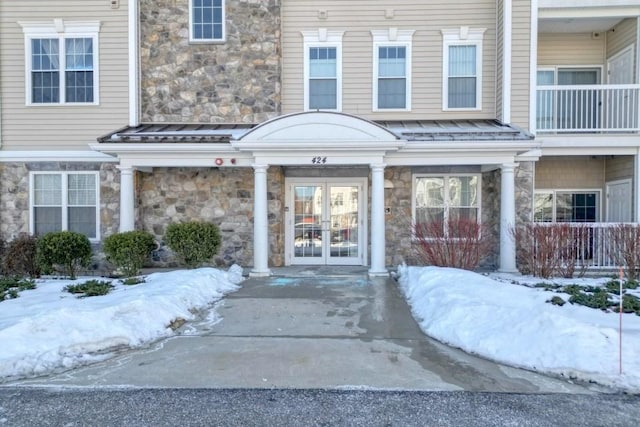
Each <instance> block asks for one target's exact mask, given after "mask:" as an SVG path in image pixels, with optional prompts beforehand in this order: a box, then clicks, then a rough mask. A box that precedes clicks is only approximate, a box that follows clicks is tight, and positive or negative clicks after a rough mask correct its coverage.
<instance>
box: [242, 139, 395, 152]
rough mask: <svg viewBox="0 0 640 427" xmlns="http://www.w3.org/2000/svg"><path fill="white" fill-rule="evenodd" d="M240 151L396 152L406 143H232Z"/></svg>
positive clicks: (307, 141)
mask: <svg viewBox="0 0 640 427" xmlns="http://www.w3.org/2000/svg"><path fill="white" fill-rule="evenodd" d="M231 144H232V145H233V147H234V148H235V149H237V150H238V151H242V152H244V151H251V152H253V151H261V152H276V151H278V152H280V151H285V152H289V151H303V152H312V151H317V152H319V153H320V152H326V151H355V152H357V153H359V152H360V151H367V150H375V151H396V150H399V149H401V148H402V147H404V146H405V144H406V141H403V140H398V139H394V140H391V141H340V140H335V139H332V140H326V141H324V140H319V141H316V142H314V143H311V142H310V141H309V140H301V141H292V140H287V141H282V142H278V141H268V142H266V141H256V142H242V141H239V142H235V143H234V142H232V143H231Z"/></svg>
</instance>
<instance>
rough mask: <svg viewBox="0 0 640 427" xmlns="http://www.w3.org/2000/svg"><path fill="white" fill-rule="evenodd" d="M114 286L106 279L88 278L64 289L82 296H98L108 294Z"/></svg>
mask: <svg viewBox="0 0 640 427" xmlns="http://www.w3.org/2000/svg"><path fill="white" fill-rule="evenodd" d="M113 288H114V286H113V285H112V284H111V283H109V282H107V281H104V280H87V281H86V282H84V283H80V284H78V285H68V286H65V288H64V290H65V291H67V292H69V293H71V294H81V295H80V298H85V297H96V296H100V295H106V294H108V293H109V292H110V291H111V289H113Z"/></svg>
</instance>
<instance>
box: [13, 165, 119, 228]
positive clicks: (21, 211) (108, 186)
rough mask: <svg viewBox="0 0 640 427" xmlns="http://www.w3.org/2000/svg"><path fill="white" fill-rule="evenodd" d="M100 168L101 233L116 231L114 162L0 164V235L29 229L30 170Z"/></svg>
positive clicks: (117, 180) (116, 210)
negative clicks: (0, 207) (0, 206)
mask: <svg viewBox="0 0 640 427" xmlns="http://www.w3.org/2000/svg"><path fill="white" fill-rule="evenodd" d="M31 171H51V172H64V171H100V234H101V236H105V235H109V234H112V233H114V232H117V231H118V224H119V222H120V199H119V197H120V173H119V171H118V170H117V169H116V167H115V164H113V163H103V164H100V163H75V162H30V163H0V201H1V203H2V209H1V210H0V221H1V224H0V234H1V236H2V237H3V238H5V239H13V238H14V237H16V236H17V235H18V234H20V233H28V232H29V172H31Z"/></svg>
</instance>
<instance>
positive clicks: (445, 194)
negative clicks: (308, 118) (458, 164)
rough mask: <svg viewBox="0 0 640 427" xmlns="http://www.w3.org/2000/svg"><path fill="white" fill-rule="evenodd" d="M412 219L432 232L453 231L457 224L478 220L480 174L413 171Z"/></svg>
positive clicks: (448, 233) (453, 234)
mask: <svg viewBox="0 0 640 427" xmlns="http://www.w3.org/2000/svg"><path fill="white" fill-rule="evenodd" d="M413 221H414V223H415V224H416V225H417V226H420V227H421V229H423V230H426V231H428V232H432V233H433V234H434V235H433V236H427V237H438V236H450V237H457V236H456V235H455V233H456V230H460V229H464V227H461V226H460V224H464V223H466V222H471V223H479V222H480V175H466V174H461V175H449V174H447V175H416V176H414V186H413Z"/></svg>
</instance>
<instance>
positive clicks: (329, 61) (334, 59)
mask: <svg viewBox="0 0 640 427" xmlns="http://www.w3.org/2000/svg"><path fill="white" fill-rule="evenodd" d="M342 34H343V32H342V31H327V30H326V29H320V30H318V31H303V33H302V35H303V37H304V52H305V58H304V103H305V110H307V111H309V110H330V111H340V110H341V109H342Z"/></svg>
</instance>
